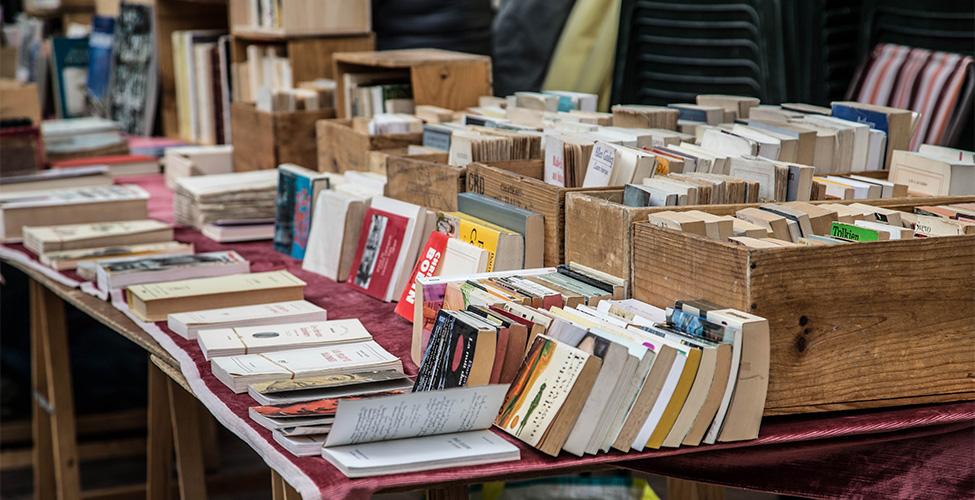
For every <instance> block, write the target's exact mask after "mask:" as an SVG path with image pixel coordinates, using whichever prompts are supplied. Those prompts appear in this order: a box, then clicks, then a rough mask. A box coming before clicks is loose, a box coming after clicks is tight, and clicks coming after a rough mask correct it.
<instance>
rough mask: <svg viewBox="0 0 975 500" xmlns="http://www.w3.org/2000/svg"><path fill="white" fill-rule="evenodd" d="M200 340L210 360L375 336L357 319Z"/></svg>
mask: <svg viewBox="0 0 975 500" xmlns="http://www.w3.org/2000/svg"><path fill="white" fill-rule="evenodd" d="M197 338H198V340H199V343H200V349H202V350H203V355H204V356H205V357H206V358H207V359H210V358H211V357H215V356H223V355H226V354H229V353H239V354H252V353H261V352H270V351H281V350H286V349H298V348H302V347H311V346H322V345H331V344H343V343H349V342H363V341H366V340H372V335H371V334H370V333H369V331H368V330H366V328H365V327H364V326H362V323H360V322H359V320H358V319H337V320H332V321H314V322H308V323H285V324H278V325H262V326H244V327H238V328H220V329H214V330H200V331H199V333H198V335H197Z"/></svg>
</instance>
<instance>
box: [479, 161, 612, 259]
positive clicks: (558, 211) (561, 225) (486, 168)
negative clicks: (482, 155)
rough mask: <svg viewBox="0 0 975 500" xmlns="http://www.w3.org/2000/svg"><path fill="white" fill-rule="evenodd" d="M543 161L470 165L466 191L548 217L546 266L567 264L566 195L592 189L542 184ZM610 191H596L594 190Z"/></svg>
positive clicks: (546, 226)
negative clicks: (565, 256) (565, 235)
mask: <svg viewBox="0 0 975 500" xmlns="http://www.w3.org/2000/svg"><path fill="white" fill-rule="evenodd" d="M544 168H545V164H544V161H543V160H517V161H512V162H499V163H493V164H491V165H485V164H482V163H472V164H471V165H468V166H467V190H468V191H471V192H474V193H479V194H484V195H487V196H490V197H491V198H494V199H497V200H501V201H503V202H505V203H510V204H512V205H515V206H518V207H521V208H524V209H526V210H531V211H532V212H535V213H538V214H541V215H542V216H544V217H545V265H546V266H556V265H558V264H561V263H563V262H564V260H563V256H564V252H563V249H564V248H563V247H564V245H563V242H564V241H565V240H564V234H565V233H564V229H565V196H566V194H567V193H572V192H574V191H581V190H583V189H586V190H592V188H564V187H558V186H553V185H551V184H546V183H545V182H544V181H542V180H541V179H542V177H543V172H544ZM608 189H611V188H597V189H595V191H601V190H608Z"/></svg>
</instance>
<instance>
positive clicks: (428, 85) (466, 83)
mask: <svg viewBox="0 0 975 500" xmlns="http://www.w3.org/2000/svg"><path fill="white" fill-rule="evenodd" d="M333 60H334V62H335V71H334V75H335V85H336V90H335V101H336V102H335V107H336V109H337V110H338V113H339V117H341V118H347V116H346V111H345V85H344V81H343V77H342V76H343V75H344V74H346V73H368V72H370V71H376V70H390V69H393V70H395V69H398V70H402V71H404V72H408V73H409V81H410V85H411V86H412V88H413V101H414V102H415V103H416V104H418V105H422V104H430V105H433V106H440V107H442V108H447V109H454V110H457V109H465V108H469V107H471V106H477V101H478V98H479V97H480V96H482V95H492V94H493V91H492V87H491V58H490V57H487V56H481V55H475V54H465V53H463V52H451V51H446V50H439V49H405V50H387V51H379V52H345V53H338V54H334V55H333Z"/></svg>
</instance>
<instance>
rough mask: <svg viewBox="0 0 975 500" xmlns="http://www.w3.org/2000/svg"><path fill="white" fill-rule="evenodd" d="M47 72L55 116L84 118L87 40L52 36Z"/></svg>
mask: <svg viewBox="0 0 975 500" xmlns="http://www.w3.org/2000/svg"><path fill="white" fill-rule="evenodd" d="M51 69H52V72H53V73H54V74H53V81H54V90H55V96H54V97H55V99H54V103H55V105H56V106H55V107H56V108H57V112H58V117H60V118H74V117H76V116H82V115H85V114H86V113H87V111H88V106H87V104H86V100H85V91H86V88H87V82H88V37H84V38H68V37H55V38H54V39H53V40H52V41H51Z"/></svg>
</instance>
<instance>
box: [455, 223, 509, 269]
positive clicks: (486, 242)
mask: <svg viewBox="0 0 975 500" xmlns="http://www.w3.org/2000/svg"><path fill="white" fill-rule="evenodd" d="M457 238H459V239H460V240H462V241H465V242H467V243H470V244H471V245H474V246H476V247H478V248H483V249H485V250H487V251H488V264H487V270H488V272H491V271H493V270H494V262H495V259H496V257H497V252H498V243H499V241H500V239H501V233H500V232H499V231H498V230H496V229H493V228H490V227H487V226H484V225H482V224H478V223H477V222H475V221H473V220H470V219H467V218H460V221H459V224H458V225H457Z"/></svg>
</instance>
